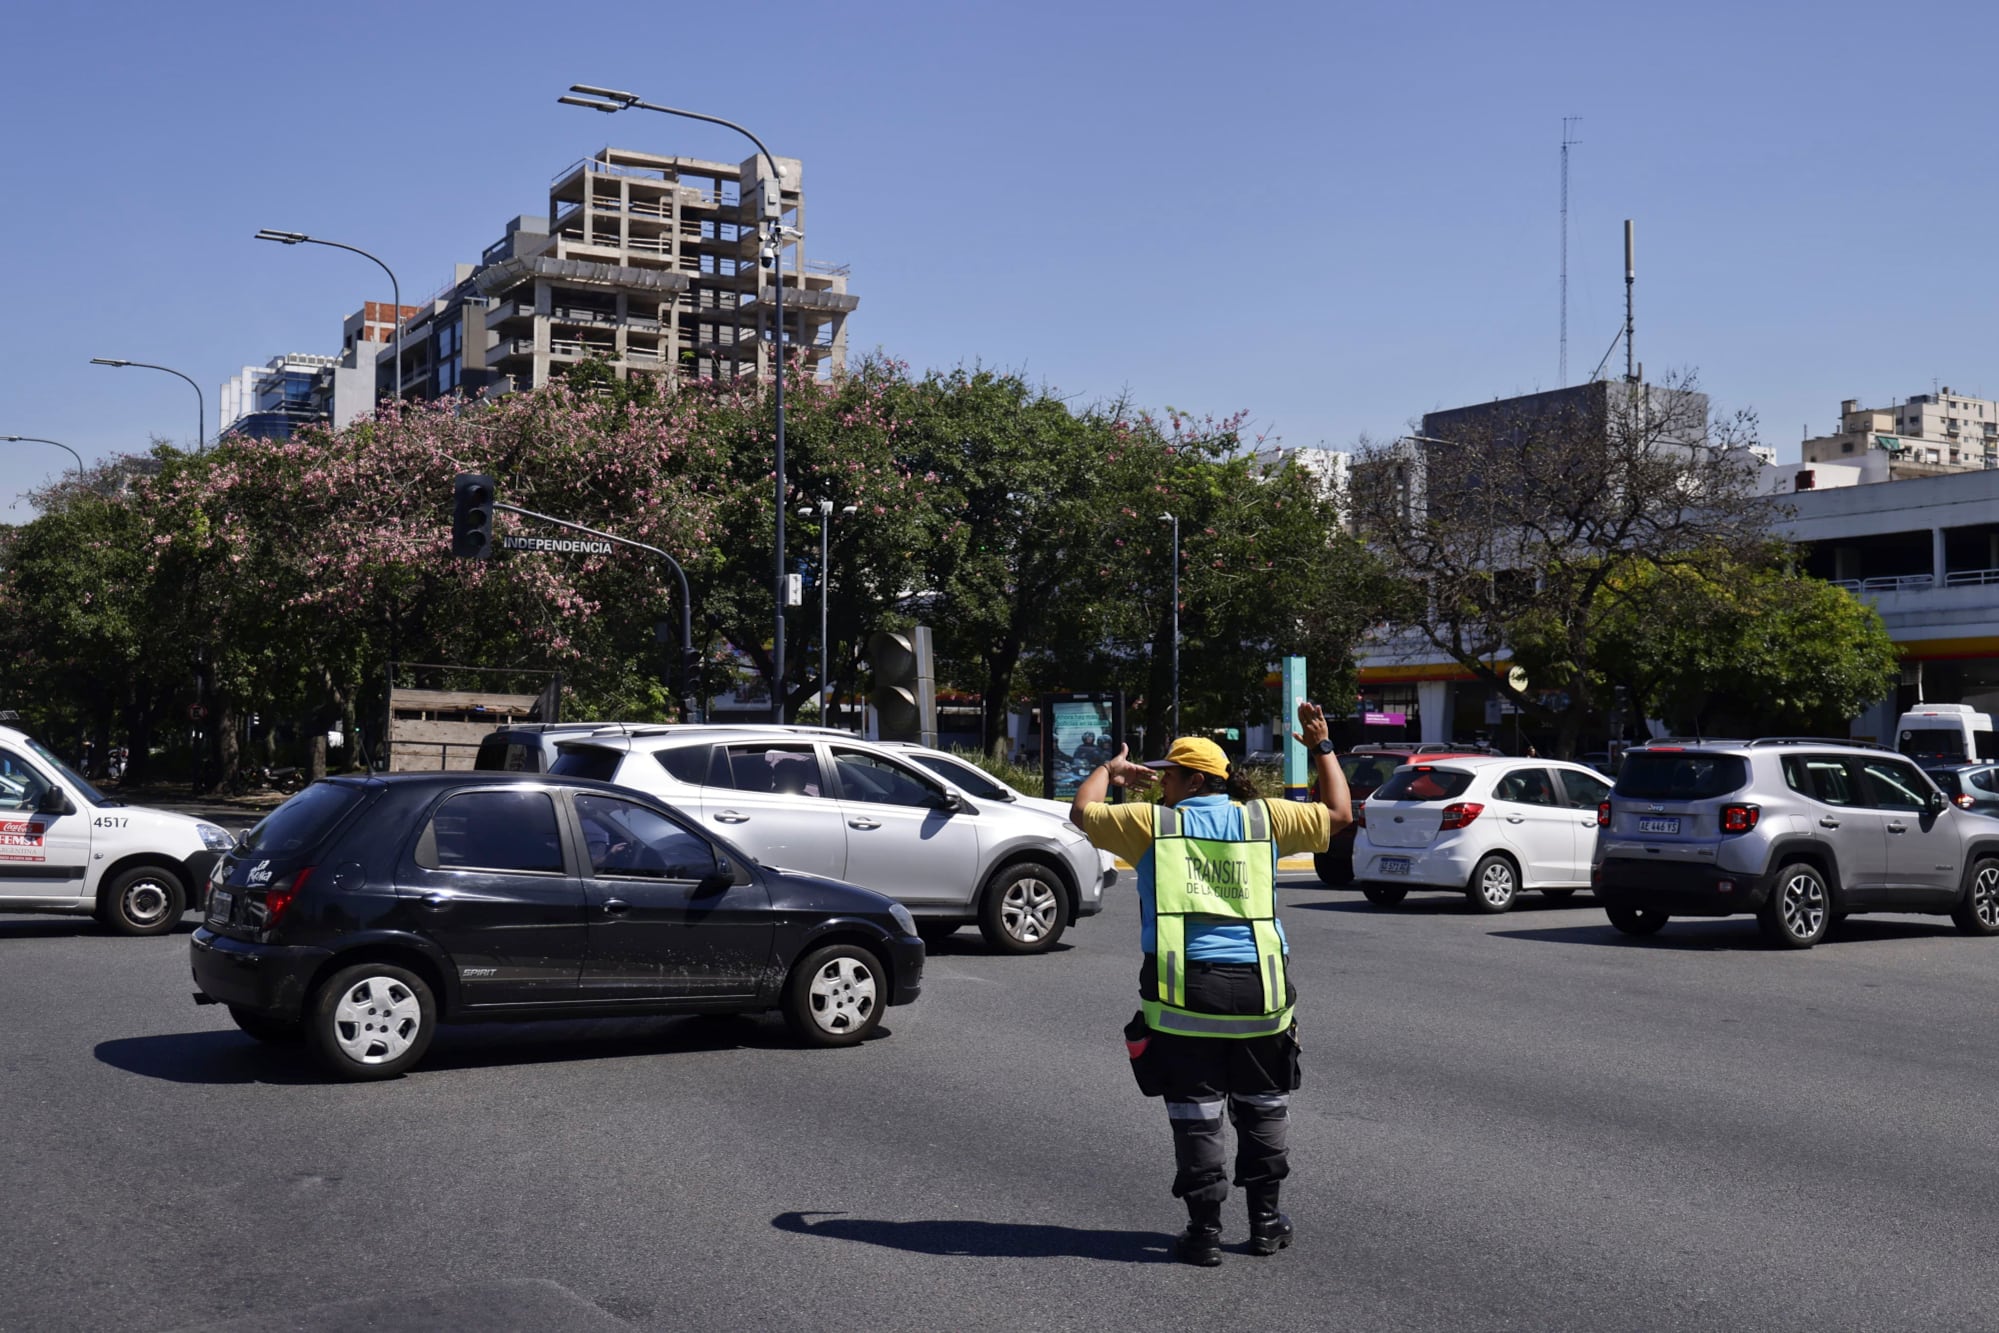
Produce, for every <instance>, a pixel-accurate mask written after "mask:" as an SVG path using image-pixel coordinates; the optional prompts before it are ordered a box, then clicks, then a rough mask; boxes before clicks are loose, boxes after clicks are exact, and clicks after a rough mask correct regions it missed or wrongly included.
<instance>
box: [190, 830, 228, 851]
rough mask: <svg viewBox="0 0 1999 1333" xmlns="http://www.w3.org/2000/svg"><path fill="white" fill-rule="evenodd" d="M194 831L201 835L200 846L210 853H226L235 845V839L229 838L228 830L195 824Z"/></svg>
mask: <svg viewBox="0 0 1999 1333" xmlns="http://www.w3.org/2000/svg"><path fill="white" fill-rule="evenodd" d="M194 831H195V832H196V833H199V834H200V835H201V845H202V846H204V847H206V848H207V849H208V850H209V851H211V852H226V851H228V850H229V849H230V848H231V847H234V846H235V845H236V839H234V838H232V837H231V836H229V830H228V829H225V828H218V827H216V826H215V825H214V824H196V825H195V826H194Z"/></svg>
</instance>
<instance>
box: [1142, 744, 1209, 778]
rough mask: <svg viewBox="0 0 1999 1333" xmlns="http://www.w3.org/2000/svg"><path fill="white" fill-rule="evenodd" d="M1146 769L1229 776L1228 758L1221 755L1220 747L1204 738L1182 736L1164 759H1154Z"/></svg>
mask: <svg viewBox="0 0 1999 1333" xmlns="http://www.w3.org/2000/svg"><path fill="white" fill-rule="evenodd" d="M1146 767H1147V768H1191V769H1193V770H1194V771H1195V772H1196V773H1206V774H1208V775H1209V776H1210V777H1217V778H1225V777H1227V776H1228V775H1229V757H1228V756H1227V755H1225V754H1223V753H1222V747H1221V746H1219V745H1217V744H1215V743H1214V742H1213V741H1211V740H1209V739H1208V738H1207V737H1205V736H1182V737H1181V738H1180V739H1179V740H1177V741H1174V742H1173V748H1171V749H1170V750H1168V751H1167V752H1166V757H1165V758H1164V759H1155V760H1153V761H1152V762H1151V763H1149V764H1147V765H1146Z"/></svg>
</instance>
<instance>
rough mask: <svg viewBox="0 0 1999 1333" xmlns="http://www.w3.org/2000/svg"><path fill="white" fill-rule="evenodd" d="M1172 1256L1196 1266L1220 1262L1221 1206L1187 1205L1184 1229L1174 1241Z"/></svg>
mask: <svg viewBox="0 0 1999 1333" xmlns="http://www.w3.org/2000/svg"><path fill="white" fill-rule="evenodd" d="M1173 1257H1174V1258H1175V1259H1178V1260H1179V1261H1180V1262H1181V1263H1183V1264H1193V1265H1194V1266H1195V1267H1197V1268H1214V1267H1216V1266H1217V1265H1219V1264H1220V1263H1221V1261H1222V1206H1221V1205H1220V1204H1218V1203H1193V1202H1189V1203H1188V1204H1187V1229H1186V1230H1185V1231H1183V1232H1181V1233H1180V1237H1179V1239H1178V1240H1176V1241H1174V1242H1173Z"/></svg>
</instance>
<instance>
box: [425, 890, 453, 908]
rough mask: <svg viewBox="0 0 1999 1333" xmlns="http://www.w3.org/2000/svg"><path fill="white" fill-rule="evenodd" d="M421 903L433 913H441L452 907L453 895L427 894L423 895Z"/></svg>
mask: <svg viewBox="0 0 1999 1333" xmlns="http://www.w3.org/2000/svg"><path fill="white" fill-rule="evenodd" d="M421 901H422V903H423V905H424V906H425V907H428V908H429V909H430V910H431V911H433V912H441V911H443V910H444V909H445V908H447V907H449V906H451V895H450V894H448V893H426V894H424V895H423V898H422V900H421Z"/></svg>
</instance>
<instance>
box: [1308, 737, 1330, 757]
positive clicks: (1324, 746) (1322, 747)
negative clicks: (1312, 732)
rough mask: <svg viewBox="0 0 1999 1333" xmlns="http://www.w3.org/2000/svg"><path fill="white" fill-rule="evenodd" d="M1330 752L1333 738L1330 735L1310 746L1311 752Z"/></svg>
mask: <svg viewBox="0 0 1999 1333" xmlns="http://www.w3.org/2000/svg"><path fill="white" fill-rule="evenodd" d="M1332 752H1333V738H1332V737H1331V736H1328V737H1326V739H1324V740H1322V741H1320V742H1319V743H1318V744H1317V745H1314V746H1313V747H1312V753H1313V754H1331V753H1332Z"/></svg>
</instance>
